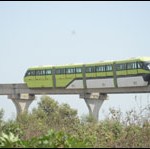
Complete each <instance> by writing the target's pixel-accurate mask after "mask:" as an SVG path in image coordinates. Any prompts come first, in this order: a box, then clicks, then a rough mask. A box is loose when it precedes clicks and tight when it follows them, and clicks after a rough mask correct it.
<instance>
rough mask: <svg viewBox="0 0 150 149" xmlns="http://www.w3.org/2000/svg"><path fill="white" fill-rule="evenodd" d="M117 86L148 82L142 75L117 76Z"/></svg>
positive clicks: (137, 84) (143, 84)
mask: <svg viewBox="0 0 150 149" xmlns="http://www.w3.org/2000/svg"><path fill="white" fill-rule="evenodd" d="M117 84H118V87H130V86H131V87H133V86H147V85H148V82H147V81H144V80H143V77H142V76H137V77H136V76H134V77H124V78H117Z"/></svg>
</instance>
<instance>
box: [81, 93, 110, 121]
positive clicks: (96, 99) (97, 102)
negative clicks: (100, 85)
mask: <svg viewBox="0 0 150 149" xmlns="http://www.w3.org/2000/svg"><path fill="white" fill-rule="evenodd" d="M80 98H84V100H85V103H86V105H87V107H88V109H89V115H92V116H93V117H94V118H95V120H97V121H98V117H99V110H100V108H101V106H102V104H103V102H104V100H106V99H107V94H100V93H86V94H81V95H80Z"/></svg>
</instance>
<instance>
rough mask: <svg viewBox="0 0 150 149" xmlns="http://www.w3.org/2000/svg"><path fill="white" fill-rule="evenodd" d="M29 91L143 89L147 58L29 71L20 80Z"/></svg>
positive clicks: (149, 77) (149, 79)
mask: <svg viewBox="0 0 150 149" xmlns="http://www.w3.org/2000/svg"><path fill="white" fill-rule="evenodd" d="M24 82H25V83H26V84H27V86H28V87H29V88H65V89H86V88H114V87H133V86H147V85H148V84H149V83H150V57H139V58H130V59H126V60H118V61H103V62H97V63H91V64H72V65H62V66H39V67H31V68H29V69H28V70H27V72H26V74H25V76H24Z"/></svg>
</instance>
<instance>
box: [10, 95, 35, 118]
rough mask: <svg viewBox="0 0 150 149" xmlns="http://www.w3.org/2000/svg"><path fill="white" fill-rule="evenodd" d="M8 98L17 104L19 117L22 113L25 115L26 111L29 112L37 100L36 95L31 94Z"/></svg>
mask: <svg viewBox="0 0 150 149" xmlns="http://www.w3.org/2000/svg"><path fill="white" fill-rule="evenodd" d="M8 98H9V99H11V100H12V102H13V103H14V104H15V107H16V110H17V116H18V115H19V114H20V113H23V112H25V111H28V108H29V106H30V104H31V103H32V101H33V100H34V99H35V95H31V94H14V95H13V94H12V95H8Z"/></svg>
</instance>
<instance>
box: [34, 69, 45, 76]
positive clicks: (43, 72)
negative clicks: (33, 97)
mask: <svg viewBox="0 0 150 149" xmlns="http://www.w3.org/2000/svg"><path fill="white" fill-rule="evenodd" d="M42 75H45V70H36V76H42Z"/></svg>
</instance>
